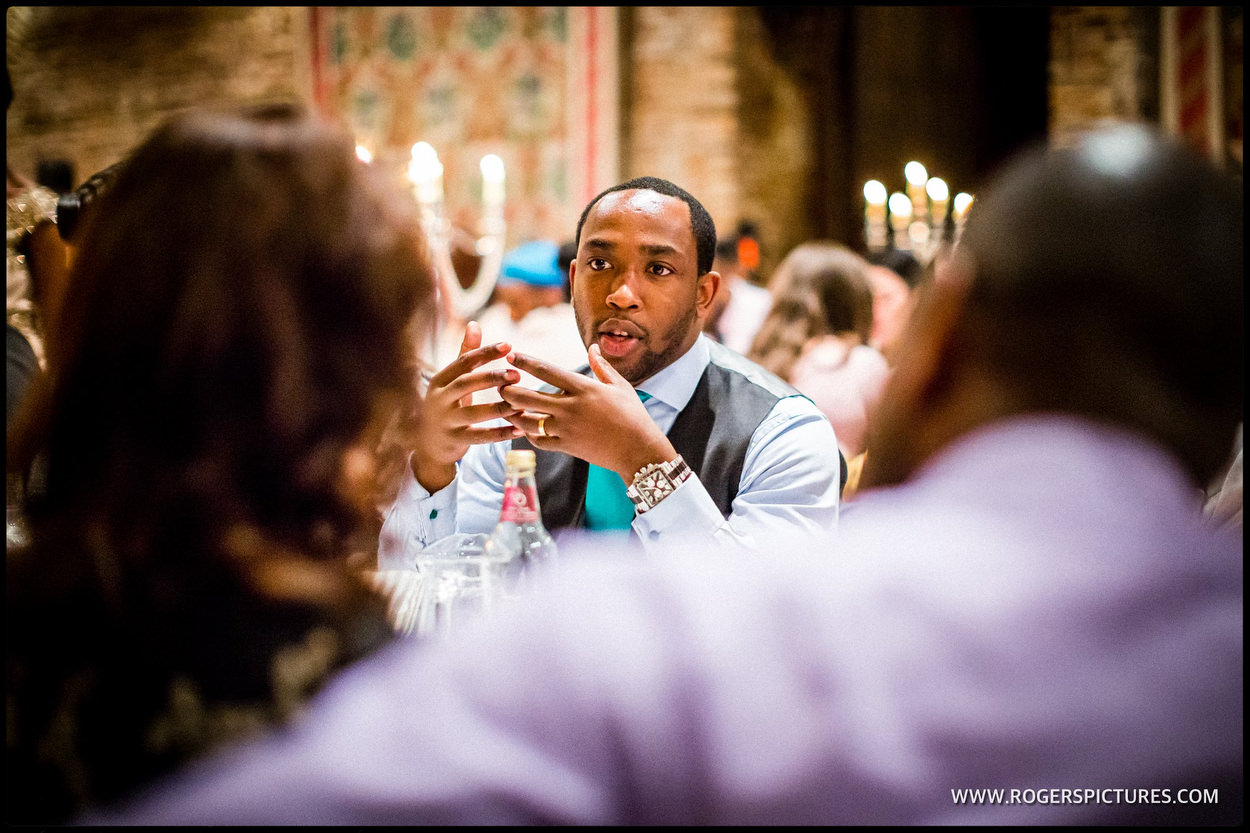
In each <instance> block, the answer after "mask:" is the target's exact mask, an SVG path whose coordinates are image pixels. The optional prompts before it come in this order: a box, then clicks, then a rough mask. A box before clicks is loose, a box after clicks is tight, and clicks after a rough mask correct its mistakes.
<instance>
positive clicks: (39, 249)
mask: <svg viewBox="0 0 1250 833" xmlns="http://www.w3.org/2000/svg"><path fill="white" fill-rule="evenodd" d="M4 87H5V101H4V104H5V111H6V112H7V111H8V109H9V107H10V106H12V104H13V83H12V79H11V78H10V76H9V70H8V67H5V71H4ZM56 202H57V193H56V192H55V191H53V190H51V189H50V188H47V187H45V186H43V185H39V184H37V183H36V182H34V181H33V180H32V179H31V178H30V177H29V176H26V175H25V174H23V173H22V172H21V171H19V170H17V169H16V168H15V167H14V166H13V164H12V163H11V162H8V161H7V160H6V164H5V201H4V214H5V234H4V241H5V250H4V271H5V306H4V313H5V320H6V321H7V322H8V324H9V325H10V326H11V327H13V328H14V329H16V330H17V331H18V332H20V333H21V334H22V336H23V337H24V338H25V339H26V342H27V343H28V344H29V345H30V347H31V349H32V350H34V352H35V356H36V358H37V359H38V361H39V365H40V367H44V366H45V365H46V360H47V357H46V354H45V349H44V341H45V339H46V337H47V333H48V332H49V330H50V329H53V328H54V327H55V324H54V321H55V319H56V316H57V313H58V311H59V310H60V307H61V302H62V300H63V299H64V297H65V282H66V276H67V273H68V267H69V264H68V252H67V250H66V247H65V244H64V242H63V241H62V240H61V236H60V234H59V233H58V232H57V227H56Z"/></svg>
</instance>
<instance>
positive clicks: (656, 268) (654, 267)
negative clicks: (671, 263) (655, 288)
mask: <svg viewBox="0 0 1250 833" xmlns="http://www.w3.org/2000/svg"><path fill="white" fill-rule="evenodd" d="M649 268H650V271H651V274H653V275H655V276H656V277H659V278H666V277H668V276H669V275H672V274H674V273H673V270H672V269H670V268H668V267H667V266H665V265H664V264H663V263H652V264H651V266H650V267H649Z"/></svg>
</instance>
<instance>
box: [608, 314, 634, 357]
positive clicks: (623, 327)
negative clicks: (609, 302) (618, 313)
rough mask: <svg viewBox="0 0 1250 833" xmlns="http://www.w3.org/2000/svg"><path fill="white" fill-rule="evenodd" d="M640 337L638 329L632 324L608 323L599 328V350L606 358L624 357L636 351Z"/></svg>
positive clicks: (621, 322)
mask: <svg viewBox="0 0 1250 833" xmlns="http://www.w3.org/2000/svg"><path fill="white" fill-rule="evenodd" d="M640 337H641V333H640V332H639V331H638V328H637V327H635V326H633V325H631V324H628V323H626V322H623V321H606V322H604V323H603V324H602V325H601V326H600V327H599V349H600V350H602V351H603V354H604V355H605V356H613V357H619V356H624V355H625V354H627V353H629V351H631V350H633V349H634V345H635V344H637V343H638V341H639V339H640Z"/></svg>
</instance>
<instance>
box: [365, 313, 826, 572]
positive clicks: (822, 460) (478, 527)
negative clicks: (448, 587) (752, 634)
mask: <svg viewBox="0 0 1250 833" xmlns="http://www.w3.org/2000/svg"><path fill="white" fill-rule="evenodd" d="M709 361H710V354H709V349H708V344H707V337H706V336H699V339H698V340H697V341H696V342H695V344H694V346H693V347H691V348H690V349H689V350H688V351H686V353H685V355H683V356H682V357H681V358H679V359H677V360H676V361H675V362H673V363H672V364H670V365H669V366H668V367H666V368H664V369H663V370H661V371H659V372H658V373H656V374H655V375H654V376H652V377H650V378H649V379H647V380H646V381H644V382H642V383H641V384H639V385H637V388H638V389H639V390H642V391H645V392H646V393H649V394H651V399H649V400H648V401H647V402H646V405H645V407H646V409H647V413H648V414H650V415H651V418H652V419H653V420H655V424H656V425H658V426H659V427H660V429H661V430H662V431H664V432H665V433H666V434H667V433H668V431H669V429H670V428H672V427H673V422H674V421H675V420H676V419H677V414H678V413H680V412H681V410H682V409H683V408H684V407H686V403H688V402H689V401H690V397H691V396H692V395H693V394H694V390H695V387H696V386H697V385H698V384H699V379H700V378H702V376H703V371H704V369H705V368H706V367H707V364H708V362H709ZM509 448H510V443H508V442H500V443H492V444H489V445H477V446H473V447H471V448H470V449H469V452H468V453H467V454H465V456H464V459H463V460H461V461H460V464H459V470H458V473H457V475H456V478H455V480H453V481H452V482H451V483H450V484H448V485H447V486H446V487H444V488H443V489H440V490H439V491H437V492H435V493H434V494H430V492H429V491H428V490H426V489H425V488H424V487H423V486H422V485H421V484H420V483H418V482H417V479H416V477H414V476H413V474H412V467H411V466H410V465H409V466H405V468H404V473H403V475H402V478H403V479H402V482H401V484H400V488H399V494H398V495H397V497H396V499H395V502H394V503H393V504H392V505H391V507H390V509H389V510H388V511H387V513H386V517H385V520H384V522H383V526H382V533H381V536H380V540H379V548H378V566H379V568H380V569H397V568H402V567H406V566H411V562H412V559H413V558H414V556H415V554H416V553H417V552H419V551H420V550H421V549H423V548H424V547H425V546H426V545H428V544H429V543H430V542H431V541H435V540H437V539H439V538H443V537H445V536H447V535H451V534H454V533H457V532H460V533H482V532H490V531H491V530H492V529H494V527H495V524H496V523H497V522H498V520H499V508H500V502H501V500H502V495H503V480H504V467H505V466H504V462H505V457H506V455H507V452H508V449H509ZM836 448H837V439H836V437H835V436H834V432H833V427H832V426H831V425H830V424H829V420H828V419H827V418H826V417H825V416H824V414H822V413H821V412H820V410H819V409H818V408H817V407H816V406H815V405H814V404H812V402H811V401H810V400H809V399H807V398H806V397H803V396H790V397H786V398H783V399H780V400H778V402H777V404H776V405H775V406H774V407H773V410H772V411H771V412H770V413H769V414H768V416H767V417H765V419H764V421H763V422H761V423H760V425H759V427H758V428H756V430H755V433H754V434H753V435H752V437H751V442H750V444H749V445H748V446H747V452H746V458H745V460H744V461H743V466H742V477H741V480H740V481H739V485H738V496H737V497H736V498H735V499H734V502H733V507H732V510H731V512H730V515H729V517H728V518H725V517H724V516H722V515H721V513H720V510H718V509H717V508H716V504H715V503H714V502H713V500H712V497H711V495H709V494H708V492H707V489H706V488H705V487H704V486H703V484H702V483H701V482H699V479H698V478H697V477H691V478H690V479H688V480H687V481H686V482H685V483H683V484H682V485H681V486H680V487H678V489H677V490H676V491H675V492H673V493H672V494H671V495H669V496H668V497H666V498H665V499H664V500H663V501H661V502H660V503H659V504H658V505H657V506H655V507H654V508H653V509H651V510H650V511H648V512H644V513H643V514H641V515H635V516H634V522H633V529H634V531H635V533H636V534H637V536H638V538H639V539H640V540H641V541H642V542H643V546H644V548H645V549H647V550H648V551H650V550H652V549H654V548H655V547H658V546H661V545H663V546H668V545H673V544H676V545H683V544H706V542H707V541H709V540H711V541H714V542H716V543H718V544H722V545H726V546H732V547H735V548H742V549H743V550H744V551H749V552H761V551H767V549H766V548H764V549H763V550H761V548H760V544H762V543H763V542H766V541H768V540H770V539H772V538H774V537H775V536H776V535H777V534H779V533H780V534H784V535H790V534H793V533H802V532H817V531H820V530H824V531H826V532H831V531H833V530H834V529H836V527H837V522H838V505H839V492H840V475H841V472H840V471H839V463H838V454H837V451H836ZM606 534H611V533H606Z"/></svg>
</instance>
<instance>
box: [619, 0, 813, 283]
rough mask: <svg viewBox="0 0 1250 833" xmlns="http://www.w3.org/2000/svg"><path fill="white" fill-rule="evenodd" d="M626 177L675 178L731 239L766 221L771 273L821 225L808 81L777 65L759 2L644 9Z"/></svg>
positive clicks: (638, 18)
mask: <svg viewBox="0 0 1250 833" xmlns="http://www.w3.org/2000/svg"><path fill="white" fill-rule="evenodd" d="M623 23H624V25H623V26H622V29H623V30H624V31H626V32H627V33H628V34H627V37H626V39H625V44H624V49H625V53H626V54H625V58H624V60H623V61H622V64H623V66H624V67H626V68H627V69H628V76H627V80H626V90H625V107H626V109H627V110H628V113H629V116H628V119H627V121H626V127H625V137H624V141H623V147H624V149H625V157H626V158H625V164H624V166H623V170H624V171H625V174H626V176H641V175H644V174H651V175H655V176H661V177H665V178H667V179H672V180H673V181H675V182H676V183H677V184H678V185H681V186H682V187H684V188H686V189H687V190H688V191H690V192H691V193H692V194H694V195H695V196H696V197H697V198H698V199H699V201H700V202H702V203H703V204H704V206H705V207H706V208H707V209H708V211H709V213H711V215H712V219H713V220H714V221H715V222H716V229H717V232H718V234H719V235H720V236H722V237H729V236H731V235H733V233H734V231H735V229H736V227H737V225H738V222H739V221H740V220H743V219H749V220H754V221H756V222H757V223H759V225H760V236H761V241H760V242H761V250H762V262H761V264H760V272H761V273H763V274H767V273H770V272H771V271H772V268H773V267H774V266H775V265H776V261H777V260H779V259H780V257H781V255H783V254H784V253H785V252H787V251H789V249H790V248H792V247H793V246H794V245H796V244H797V243H798V242H800V241H801V240H803V239H805V238H807V237H808V236H809V234H810V229H809V227H808V224H807V221H806V216H805V207H806V204H805V200H806V197H807V194H806V192H805V189H806V187H807V185H808V184H809V183H810V180H811V177H812V174H813V165H814V161H813V156H812V153H811V142H812V129H811V119H810V116H809V113H808V110H807V104H806V101H805V98H804V95H803V90H802V89H801V85H800V83H799V82H798V80H797V79H795V78H794V77H793V76H792V75H791V74H790V73H788V72H787V71H786V70H785V69H783V68H782V67H781V66H779V65H778V63H777V61H776V58H775V56H774V55H773V54H771V52H770V44H769V42H768V38H767V33H766V32H765V31H764V27H763V25H762V23H761V20H760V17H759V14H758V11H757V10H756V9H755V8H754V7H727V6H676V7H672V6H667V7H654V6H653V7H633V8H631V9H630V10H629V12H628V14H627V17H626V19H625V21H623Z"/></svg>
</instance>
